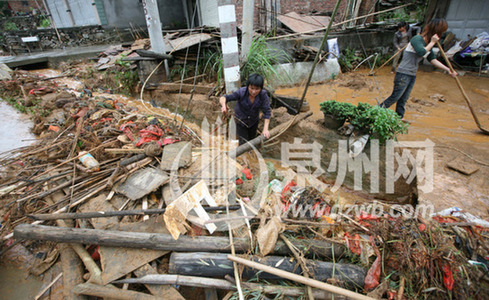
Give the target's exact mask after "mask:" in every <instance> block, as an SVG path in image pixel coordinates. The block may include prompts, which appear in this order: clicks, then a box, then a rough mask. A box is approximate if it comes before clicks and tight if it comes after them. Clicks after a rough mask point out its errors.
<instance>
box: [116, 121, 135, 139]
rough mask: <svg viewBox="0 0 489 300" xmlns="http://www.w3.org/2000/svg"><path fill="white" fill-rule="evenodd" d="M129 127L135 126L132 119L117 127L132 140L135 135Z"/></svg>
mask: <svg viewBox="0 0 489 300" xmlns="http://www.w3.org/2000/svg"><path fill="white" fill-rule="evenodd" d="M130 127H134V128H135V127H136V124H134V123H133V122H132V121H129V122H127V123H125V124H122V125H121V127H119V130H121V131H122V132H124V134H125V135H126V136H127V137H128V138H129V139H130V140H131V141H134V139H135V137H134V134H133V133H132V131H131V128H130Z"/></svg>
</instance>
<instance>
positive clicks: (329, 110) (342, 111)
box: [319, 100, 408, 144]
mask: <svg viewBox="0 0 489 300" xmlns="http://www.w3.org/2000/svg"><path fill="white" fill-rule="evenodd" d="M319 105H320V107H321V111H322V112H323V113H325V114H330V115H333V116H335V117H336V118H337V119H339V120H347V121H349V122H350V124H351V125H353V126H354V127H355V129H356V130H358V131H360V132H362V133H368V134H370V135H372V136H373V137H374V138H378V139H379V141H380V143H381V144H383V143H385V141H387V140H389V139H393V138H395V137H396V135H398V134H403V133H407V132H408V124H406V123H404V122H402V121H401V118H400V117H399V115H398V114H397V113H396V112H394V111H393V110H390V109H386V108H382V107H379V106H372V105H370V104H368V103H358V105H357V106H355V105H353V104H350V103H344V102H338V101H335V100H330V101H324V102H321V103H320V104H319Z"/></svg>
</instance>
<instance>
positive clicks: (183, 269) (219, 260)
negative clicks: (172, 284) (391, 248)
mask: <svg viewBox="0 0 489 300" xmlns="http://www.w3.org/2000/svg"><path fill="white" fill-rule="evenodd" d="M250 259H251V260H253V261H259V262H260V263H261V264H264V265H267V266H275V267H276V268H279V269H281V270H284V271H287V272H292V273H295V274H302V269H301V267H300V266H298V265H297V262H296V261H295V260H292V261H291V260H290V258H289V257H286V256H265V257H259V256H252V257H251V258H250ZM307 266H308V268H309V270H311V272H312V275H313V276H314V278H316V279H317V280H320V281H326V280H327V279H330V278H333V277H334V278H335V279H338V280H340V281H341V282H343V283H344V284H345V285H347V286H352V287H354V286H363V284H364V282H365V276H366V274H367V271H366V270H365V269H364V268H362V267H360V266H358V265H352V264H343V263H331V262H324V261H319V260H308V262H307ZM168 273H171V274H179V275H192V276H201V277H224V276H225V275H232V274H233V264H232V262H231V261H229V260H228V259H227V254H225V253H208V252H194V253H182V252H172V254H171V256H170V263H169V270H168ZM256 275H257V274H256V271H254V270H251V269H245V270H244V271H243V272H242V273H241V276H243V278H253V277H254V276H256ZM259 276H260V278H261V279H270V280H272V279H279V277H277V276H276V275H273V274H269V273H261V274H260V275H259Z"/></svg>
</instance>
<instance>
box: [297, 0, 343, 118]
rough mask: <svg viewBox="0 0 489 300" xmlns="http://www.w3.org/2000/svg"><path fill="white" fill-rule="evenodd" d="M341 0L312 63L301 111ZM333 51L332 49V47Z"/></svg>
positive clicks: (300, 106)
mask: <svg viewBox="0 0 489 300" xmlns="http://www.w3.org/2000/svg"><path fill="white" fill-rule="evenodd" d="M340 3H341V0H338V1H337V2H336V5H335V7H334V10H333V14H332V15H331V19H330V20H329V24H328V28H327V29H326V32H325V33H324V36H323V40H322V42H321V46H319V51H318V52H317V53H316V57H315V58H314V62H313V64H312V68H311V72H309V77H308V78H307V82H306V86H305V87H304V92H303V93H302V97H301V102H300V104H299V109H298V111H301V108H302V104H303V103H304V98H306V94H307V89H308V88H309V84H310V83H311V79H312V75H313V74H314V69H316V65H317V63H318V62H319V57H320V56H321V50H322V49H323V47H324V44H326V39H327V38H328V34H329V30H330V29H331V25H332V24H333V19H334V17H335V16H336V12H337V11H338V7H340ZM330 51H331V49H330Z"/></svg>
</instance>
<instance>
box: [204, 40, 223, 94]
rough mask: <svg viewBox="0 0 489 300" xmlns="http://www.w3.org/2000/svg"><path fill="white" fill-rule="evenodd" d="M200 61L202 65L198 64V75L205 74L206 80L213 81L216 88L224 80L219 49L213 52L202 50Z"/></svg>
mask: <svg viewBox="0 0 489 300" xmlns="http://www.w3.org/2000/svg"><path fill="white" fill-rule="evenodd" d="M201 60H202V63H199V66H202V67H201V68H202V70H201V72H200V73H201V74H206V75H207V77H208V79H215V80H216V82H217V83H216V85H217V86H219V85H221V83H222V80H223V78H224V75H223V66H222V53H221V51H220V50H219V49H217V50H215V51H213V50H210V49H204V51H202V56H201ZM199 69H200V68H199Z"/></svg>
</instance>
